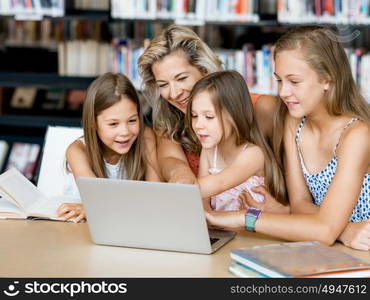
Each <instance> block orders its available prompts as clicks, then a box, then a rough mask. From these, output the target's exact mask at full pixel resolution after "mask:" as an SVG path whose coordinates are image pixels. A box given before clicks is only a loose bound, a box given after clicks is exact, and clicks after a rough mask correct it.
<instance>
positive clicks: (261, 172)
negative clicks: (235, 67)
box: [186, 71, 286, 210]
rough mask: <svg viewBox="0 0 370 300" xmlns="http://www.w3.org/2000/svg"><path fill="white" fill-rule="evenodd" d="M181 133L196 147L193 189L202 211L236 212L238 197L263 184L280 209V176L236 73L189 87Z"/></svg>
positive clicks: (211, 77)
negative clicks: (195, 186)
mask: <svg viewBox="0 0 370 300" xmlns="http://www.w3.org/2000/svg"><path fill="white" fill-rule="evenodd" d="M186 128H188V130H189V133H190V136H191V137H192V138H193V140H194V141H196V142H195V143H194V144H195V146H196V147H194V149H193V150H194V152H198V151H199V149H197V148H201V155H200V166H199V173H198V184H199V187H200V191H201V195H202V198H203V200H204V207H205V209H207V210H212V209H213V210H238V209H240V208H241V205H242V203H240V201H239V195H240V194H241V192H242V191H243V190H247V191H249V192H250V193H251V194H252V195H253V197H254V199H256V201H258V202H261V201H263V200H264V199H263V197H262V198H261V195H259V194H254V193H253V192H252V191H251V188H253V187H255V186H259V185H261V184H266V186H267V187H268V189H269V191H271V194H272V195H273V196H274V197H275V199H277V200H278V202H279V203H281V204H283V205H284V204H286V196H285V183H284V178H283V175H282V171H281V169H280V168H279V166H278V165H277V162H276V160H275V157H274V155H273V152H272V151H271V149H270V147H269V146H268V144H267V142H266V140H265V138H264V136H263V135H262V133H261V131H260V130H259V128H258V126H257V123H256V119H255V114H254V110H253V106H252V101H251V98H250V95H249V91H248V87H247V85H246V83H245V80H244V78H243V77H242V76H241V75H240V74H239V73H238V72H236V71H222V72H214V73H211V74H209V75H207V76H205V77H203V78H202V79H200V80H199V81H198V82H197V83H196V84H195V86H194V88H193V90H192V92H191V94H190V97H189V105H188V110H187V114H186Z"/></svg>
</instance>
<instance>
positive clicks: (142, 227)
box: [77, 178, 212, 254]
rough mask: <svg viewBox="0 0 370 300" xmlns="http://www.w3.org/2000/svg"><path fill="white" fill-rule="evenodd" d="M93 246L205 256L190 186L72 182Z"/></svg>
mask: <svg viewBox="0 0 370 300" xmlns="http://www.w3.org/2000/svg"><path fill="white" fill-rule="evenodd" d="M77 185H78V188H79V191H80V194H81V199H82V203H83V205H84V208H85V212H86V216H87V220H88V227H89V230H90V234H91V238H92V240H93V241H94V242H95V243H97V244H104V245H114V246H125V247H135V248H148V249H160V250H172V251H182V252H195V253H205V254H207V253H211V252H212V249H211V245H210V241H209V234H208V229H207V224H206V221H205V217H204V213H203V206H202V200H201V196H200V192H199V188H198V187H197V186H195V185H187V184H169V183H157V182H144V181H133V180H114V179H102V178H77Z"/></svg>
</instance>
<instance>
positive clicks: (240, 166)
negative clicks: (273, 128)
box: [198, 145, 264, 198]
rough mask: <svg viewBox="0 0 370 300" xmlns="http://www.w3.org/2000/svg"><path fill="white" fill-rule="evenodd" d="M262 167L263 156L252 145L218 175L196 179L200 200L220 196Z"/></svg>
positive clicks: (260, 151)
mask: <svg viewBox="0 0 370 300" xmlns="http://www.w3.org/2000/svg"><path fill="white" fill-rule="evenodd" d="M263 167H264V154H263V152H262V150H261V149H260V148H259V147H257V146H254V145H249V146H248V148H247V149H246V150H245V151H242V152H240V153H239V154H238V156H237V157H236V158H235V160H234V161H233V162H232V163H231V165H230V166H227V167H226V168H225V169H223V170H222V171H221V172H220V173H218V174H214V175H206V176H203V177H200V178H198V183H199V186H200V190H201V195H202V198H207V197H210V196H214V195H217V194H220V193H222V192H224V191H226V190H228V189H231V188H233V187H235V186H238V185H239V184H241V183H242V182H243V181H245V180H247V179H248V178H249V177H251V176H253V175H255V174H257V173H258V172H260V171H261V170H263Z"/></svg>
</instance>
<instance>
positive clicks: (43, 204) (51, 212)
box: [29, 196, 81, 218]
mask: <svg viewBox="0 0 370 300" xmlns="http://www.w3.org/2000/svg"><path fill="white" fill-rule="evenodd" d="M63 203H81V200H80V199H79V198H74V197H67V196H55V197H49V198H47V197H44V198H43V199H42V200H41V201H38V202H37V203H36V204H35V206H33V207H32V208H31V209H30V212H29V215H31V216H33V215H34V214H43V215H47V216H50V217H53V218H57V216H56V211H57V209H58V207H59V206H60V205H62V204H63Z"/></svg>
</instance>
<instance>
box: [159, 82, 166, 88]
mask: <svg viewBox="0 0 370 300" xmlns="http://www.w3.org/2000/svg"><path fill="white" fill-rule="evenodd" d="M166 86H167V83H164V84H159V85H158V87H159V88H164V87H166Z"/></svg>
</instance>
